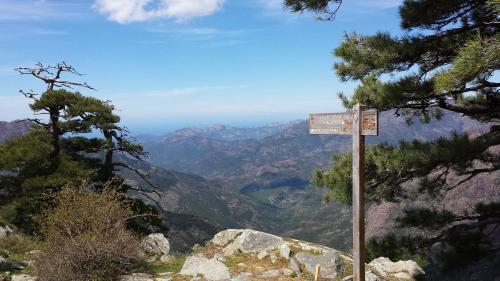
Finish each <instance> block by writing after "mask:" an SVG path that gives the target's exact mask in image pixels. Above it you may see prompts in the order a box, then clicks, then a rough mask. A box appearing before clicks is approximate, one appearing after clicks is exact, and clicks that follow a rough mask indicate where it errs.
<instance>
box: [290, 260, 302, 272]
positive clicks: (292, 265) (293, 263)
mask: <svg viewBox="0 0 500 281" xmlns="http://www.w3.org/2000/svg"><path fill="white" fill-rule="evenodd" d="M290 269H291V270H293V271H294V272H295V273H297V274H300V266H299V262H298V261H297V259H295V258H294V257H292V258H290Z"/></svg>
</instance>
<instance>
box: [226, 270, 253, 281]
mask: <svg viewBox="0 0 500 281" xmlns="http://www.w3.org/2000/svg"><path fill="white" fill-rule="evenodd" d="M251 278H252V273H250V272H242V273H240V275H238V276H236V277H233V278H231V281H251V280H252V279H251Z"/></svg>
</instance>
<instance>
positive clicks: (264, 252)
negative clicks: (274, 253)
mask: <svg viewBox="0 0 500 281" xmlns="http://www.w3.org/2000/svg"><path fill="white" fill-rule="evenodd" d="M267 256H269V252H268V251H267V250H263V251H261V252H260V253H259V254H258V255H257V258H258V259H259V260H262V259H264V258H265V257H267Z"/></svg>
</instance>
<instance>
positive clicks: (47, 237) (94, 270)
mask: <svg viewBox="0 0 500 281" xmlns="http://www.w3.org/2000/svg"><path fill="white" fill-rule="evenodd" d="M120 196H122V195H121V194H120V193H118V192H116V191H114V190H113V189H105V190H104V191H103V192H101V193H94V192H90V191H77V190H76V189H75V188H71V187H66V188H64V189H63V190H62V191H60V192H59V193H57V194H56V195H55V197H54V201H53V203H54V207H53V208H51V209H47V210H45V212H44V215H43V220H42V221H41V229H40V230H41V233H42V235H43V238H44V241H43V244H42V247H41V250H42V252H41V254H40V255H38V256H37V257H36V258H35V263H34V265H35V270H36V275H37V276H38V277H39V280H41V281H88V280H114V279H116V277H117V276H118V275H120V274H123V273H125V272H126V271H127V270H128V269H130V268H131V267H132V266H133V265H135V264H136V263H137V262H138V261H139V260H140V259H141V258H140V246H139V240H138V239H137V238H136V237H135V236H134V235H132V234H131V233H130V232H129V231H128V230H127V229H126V227H125V223H126V221H127V220H128V219H129V218H130V217H132V212H131V211H130V210H129V209H128V208H127V207H126V206H125V205H124V203H123V200H121V197H120Z"/></svg>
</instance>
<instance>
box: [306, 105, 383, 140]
mask: <svg viewBox="0 0 500 281" xmlns="http://www.w3.org/2000/svg"><path fill="white" fill-rule="evenodd" d="M352 119H353V114H352V113H350V112H346V113H317V114H310V115H309V134H311V135H352V122H353V120H352ZM362 134H363V135H365V136H377V135H378V113H377V111H372V110H371V111H363V132H362Z"/></svg>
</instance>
